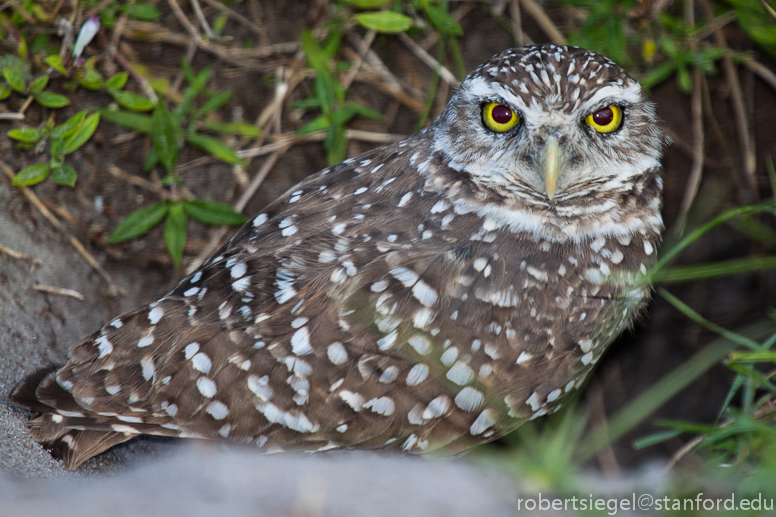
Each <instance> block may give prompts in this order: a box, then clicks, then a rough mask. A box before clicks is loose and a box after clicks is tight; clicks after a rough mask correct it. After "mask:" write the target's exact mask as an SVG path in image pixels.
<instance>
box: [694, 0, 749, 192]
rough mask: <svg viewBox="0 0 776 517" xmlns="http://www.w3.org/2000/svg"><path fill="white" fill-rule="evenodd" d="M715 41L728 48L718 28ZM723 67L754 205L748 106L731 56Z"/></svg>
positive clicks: (708, 12) (710, 16)
mask: <svg viewBox="0 0 776 517" xmlns="http://www.w3.org/2000/svg"><path fill="white" fill-rule="evenodd" d="M702 4H703V8H704V10H705V11H706V17H707V18H708V19H709V20H713V19H714V11H713V9H712V7H711V4H709V1H708V0H703V1H702ZM714 40H715V43H716V45H717V46H718V47H721V48H728V45H727V40H726V39H725V35H724V34H723V33H722V30H721V29H719V28H718V29H717V30H715V31H714ZM722 67H723V69H724V71H725V80H726V81H727V84H728V88H729V89H730V95H731V100H732V102H733V115H734V117H735V120H736V128H737V130H738V131H737V133H738V140H739V145H740V146H741V154H742V155H743V158H744V173H745V175H746V180H747V183H748V185H747V187H748V188H747V189H745V190H748V191H749V195H748V196H745V197H746V202H747V203H752V202H754V201H756V200H757V178H756V176H755V173H756V169H757V155H756V154H755V148H754V139H753V138H752V135H751V131H750V126H749V119H748V117H747V116H746V104H745V103H744V94H743V92H742V90H741V81H740V80H739V78H738V73H737V72H736V67H735V65H734V64H733V59H732V58H731V57H730V55H729V54H726V55H725V56H723V58H722Z"/></svg>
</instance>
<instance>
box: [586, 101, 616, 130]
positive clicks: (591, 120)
mask: <svg viewBox="0 0 776 517" xmlns="http://www.w3.org/2000/svg"><path fill="white" fill-rule="evenodd" d="M585 123H586V124H587V125H588V126H590V127H592V128H593V129H595V130H596V131H598V132H599V133H611V132H612V131H614V130H615V129H618V128H619V127H620V126H621V125H622V108H621V107H619V106H607V107H605V108H601V109H600V110H598V111H596V112H594V113H591V114H590V115H588V116H587V118H585Z"/></svg>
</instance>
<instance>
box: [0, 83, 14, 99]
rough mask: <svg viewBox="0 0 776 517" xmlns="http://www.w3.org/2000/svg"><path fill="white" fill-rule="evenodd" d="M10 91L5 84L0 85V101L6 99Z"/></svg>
mask: <svg viewBox="0 0 776 517" xmlns="http://www.w3.org/2000/svg"><path fill="white" fill-rule="evenodd" d="M12 91H13V90H12V89H11V87H10V86H8V84H7V83H0V101H3V100H5V99H7V98H8V96H9V95H11V92H12Z"/></svg>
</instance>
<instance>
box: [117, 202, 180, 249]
mask: <svg viewBox="0 0 776 517" xmlns="http://www.w3.org/2000/svg"><path fill="white" fill-rule="evenodd" d="M169 207H170V206H169V205H168V204H167V203H155V204H153V205H149V206H147V207H145V208H141V209H140V210H135V211H134V212H132V213H131V214H129V215H128V216H127V218H126V219H124V220H123V221H121V223H119V225H118V226H117V227H116V229H115V230H113V233H111V234H110V237H109V238H108V244H116V243H117V242H124V241H128V240H130V239H135V238H137V237H140V236H141V235H143V234H145V233H146V232H147V231H148V230H150V229H151V228H153V227H154V226H156V225H157V224H159V223H160V222H161V221H162V219H164V216H165V215H166V214H167V210H168V209H169Z"/></svg>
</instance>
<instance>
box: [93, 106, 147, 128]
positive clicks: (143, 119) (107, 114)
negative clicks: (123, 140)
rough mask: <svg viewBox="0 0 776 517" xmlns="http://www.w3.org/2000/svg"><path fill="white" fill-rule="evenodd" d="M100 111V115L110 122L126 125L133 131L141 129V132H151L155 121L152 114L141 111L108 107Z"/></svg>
mask: <svg viewBox="0 0 776 517" xmlns="http://www.w3.org/2000/svg"><path fill="white" fill-rule="evenodd" d="M99 113H100V116H102V118H104V119H105V120H107V121H108V122H112V123H114V124H118V125H120V126H124V127H126V128H129V129H131V130H132V131H139V132H141V133H150V132H151V126H152V124H153V123H152V119H151V116H150V115H141V114H140V113H132V112H130V111H124V110H116V109H107V108H106V109H101V110H100V111H99Z"/></svg>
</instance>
